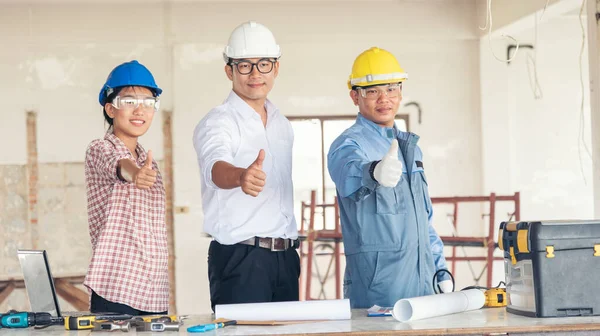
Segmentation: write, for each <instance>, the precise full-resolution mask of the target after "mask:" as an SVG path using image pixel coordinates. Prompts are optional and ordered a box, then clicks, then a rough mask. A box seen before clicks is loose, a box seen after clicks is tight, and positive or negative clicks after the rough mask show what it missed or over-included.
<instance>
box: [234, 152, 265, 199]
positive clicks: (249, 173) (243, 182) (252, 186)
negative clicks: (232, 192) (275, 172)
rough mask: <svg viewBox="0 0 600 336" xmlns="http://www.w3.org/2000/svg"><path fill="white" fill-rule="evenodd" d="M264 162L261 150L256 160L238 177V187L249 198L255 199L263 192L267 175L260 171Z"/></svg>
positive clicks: (263, 153) (263, 154)
mask: <svg viewBox="0 0 600 336" xmlns="http://www.w3.org/2000/svg"><path fill="white" fill-rule="evenodd" d="M264 160H265V151H264V149H261V150H260V151H259V152H258V156H257V157H256V160H255V161H254V162H253V163H252V164H251V165H250V166H248V168H246V170H244V172H243V173H242V175H241V177H240V186H241V187H242V191H243V192H244V193H246V194H248V195H250V196H253V197H256V196H258V194H259V193H260V192H261V191H262V190H263V187H264V186H265V180H266V179H267V175H266V174H265V172H264V171H263V170H262V165H263V161H264Z"/></svg>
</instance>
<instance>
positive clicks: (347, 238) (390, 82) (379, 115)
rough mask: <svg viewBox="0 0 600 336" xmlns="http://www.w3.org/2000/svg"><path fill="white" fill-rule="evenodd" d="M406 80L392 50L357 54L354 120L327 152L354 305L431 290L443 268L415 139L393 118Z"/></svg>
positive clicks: (444, 286)
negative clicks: (401, 128) (436, 276)
mask: <svg viewBox="0 0 600 336" xmlns="http://www.w3.org/2000/svg"><path fill="white" fill-rule="evenodd" d="M407 78H408V75H407V74H406V73H405V72H404V70H403V69H402V68H401V67H400V64H399V63H398V61H397V60H396V58H395V57H394V56H393V55H392V54H391V53H390V52H388V51H386V50H383V49H379V48H371V49H368V50H366V51H364V52H363V53H361V54H360V55H359V56H358V57H357V58H356V60H355V61H354V65H353V66H352V73H351V75H350V78H349V80H348V89H349V90H350V98H352V102H353V103H354V105H355V106H358V111H359V113H358V116H357V118H356V123H355V124H354V125H352V126H351V127H350V128H349V129H347V130H346V131H344V132H343V133H342V134H341V135H340V136H339V137H338V138H337V139H336V140H335V141H334V142H333V144H332V145H331V147H330V149H329V154H328V155H327V166H328V169H329V174H330V176H331V179H332V180H333V182H334V183H335V186H336V190H337V197H338V204H339V207H340V219H341V225H342V232H343V234H342V235H343V240H344V252H345V254H346V272H345V275H344V294H345V296H346V297H347V298H349V299H350V304H351V306H352V307H353V308H369V307H371V306H373V305H379V306H393V305H394V303H395V302H396V301H397V300H400V299H403V298H410V297H415V296H423V295H428V294H433V293H434V289H433V282H434V280H433V278H434V275H435V274H437V273H438V271H439V270H444V269H446V259H445V258H444V245H443V244H442V241H441V240H440V237H439V236H438V234H437V233H436V231H435V230H434V228H433V226H432V223H431V222H432V218H433V210H432V206H431V199H430V197H429V191H428V185H427V180H426V177H425V171H424V165H423V153H422V152H421V149H420V148H419V146H417V141H418V140H419V136H417V135H416V134H413V133H407V132H402V131H400V130H399V129H398V128H397V127H396V124H395V122H394V120H395V118H396V113H397V111H398V107H399V106H400V101H402V83H403V82H404V81H405V80H406V79H407ZM439 279H440V280H442V281H440V282H439V286H438V287H437V290H440V291H442V292H449V291H452V289H453V284H452V282H451V280H444V279H447V274H443V275H442V276H440V277H439ZM435 282H437V281H435Z"/></svg>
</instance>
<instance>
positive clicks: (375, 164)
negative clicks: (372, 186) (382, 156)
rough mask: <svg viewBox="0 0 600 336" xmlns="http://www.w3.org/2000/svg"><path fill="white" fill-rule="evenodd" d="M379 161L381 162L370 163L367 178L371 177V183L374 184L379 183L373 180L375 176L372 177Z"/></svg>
mask: <svg viewBox="0 0 600 336" xmlns="http://www.w3.org/2000/svg"><path fill="white" fill-rule="evenodd" d="M380 161H381V160H377V161H373V162H372V163H371V166H370V167H369V176H371V178H372V179H373V181H375V182H378V183H379V181H377V180H376V179H375V176H374V175H373V173H374V172H375V167H376V166H377V164H378V163H379V162H380Z"/></svg>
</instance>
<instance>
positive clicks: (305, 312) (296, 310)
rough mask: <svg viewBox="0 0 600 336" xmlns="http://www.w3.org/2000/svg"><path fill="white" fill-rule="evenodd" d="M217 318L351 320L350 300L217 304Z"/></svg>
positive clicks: (246, 319) (247, 319)
mask: <svg viewBox="0 0 600 336" xmlns="http://www.w3.org/2000/svg"><path fill="white" fill-rule="evenodd" d="M215 318H216V319H219V318H225V319H231V320H245V321H303V320H349V319H350V300H348V299H345V300H311V301H290V302H264V303H238V304H225V305H216V306H215Z"/></svg>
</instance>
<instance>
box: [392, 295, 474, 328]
mask: <svg viewBox="0 0 600 336" xmlns="http://www.w3.org/2000/svg"><path fill="white" fill-rule="evenodd" d="M484 303H485V295H484V294H483V292H482V291H480V290H479V289H469V290H464V291H460V292H452V293H444V294H435V295H428V296H421V297H415V298H410V299H402V300H399V301H398V302H396V304H395V305H394V310H393V311H392V316H394V318H395V319H396V320H398V321H400V322H406V321H413V320H420V319H425V318H430V317H436V316H442V315H448V314H456V313H461V312H464V311H468V310H475V309H479V308H481V307H483V305H484Z"/></svg>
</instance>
